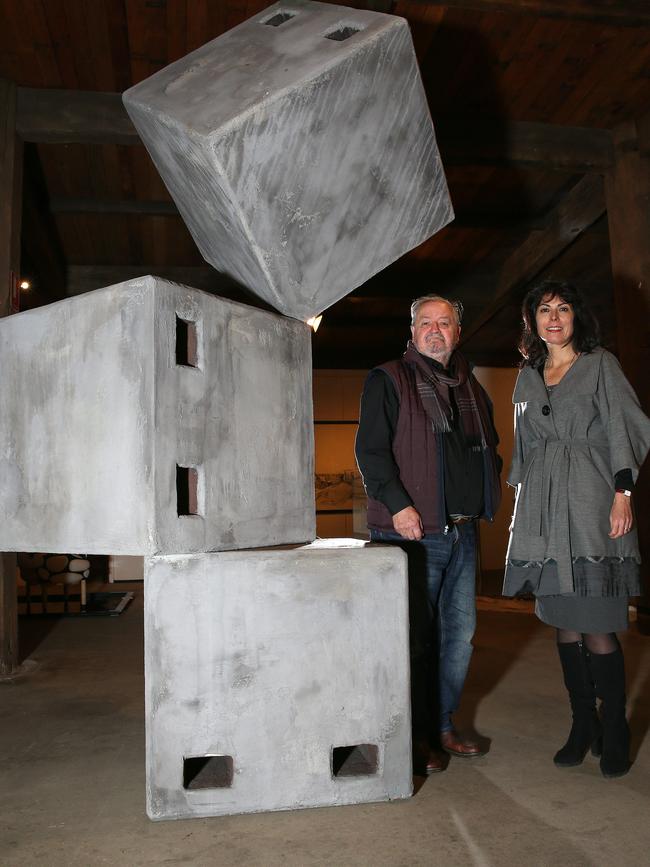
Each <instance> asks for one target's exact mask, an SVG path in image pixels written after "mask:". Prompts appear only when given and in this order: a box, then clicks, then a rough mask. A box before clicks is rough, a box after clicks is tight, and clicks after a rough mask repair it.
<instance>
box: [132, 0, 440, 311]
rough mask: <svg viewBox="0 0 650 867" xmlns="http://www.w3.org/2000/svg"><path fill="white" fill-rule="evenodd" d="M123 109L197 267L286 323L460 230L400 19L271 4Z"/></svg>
mask: <svg viewBox="0 0 650 867" xmlns="http://www.w3.org/2000/svg"><path fill="white" fill-rule="evenodd" d="M124 103H125V106H126V108H127V111H128V112H129V114H130V116H131V118H132V120H133V122H134V124H135V126H136V128H137V130H138V132H139V133H140V136H141V137H142V139H143V141H144V143H145V145H146V146H147V149H148V150H149V153H150V154H151V156H152V158H153V160H154V162H155V164H156V166H157V168H158V171H159V172H160V174H161V176H162V178H163V180H164V181H165V183H166V185H167V187H168V189H169V191H170V193H171V195H172V197H173V198H174V201H175V202H176V204H177V206H178V209H179V211H180V213H181V215H182V217H183V220H184V221H185V223H186V224H187V226H188V228H189V230H190V232H191V233H192V236H193V237H194V240H195V241H196V244H197V245H198V248H199V250H200V251H201V253H202V255H203V256H204V258H205V259H206V260H207V261H208V262H209V263H210V264H212V265H213V266H214V267H215V268H217V269H218V270H220V271H223V272H225V273H227V274H229V275H230V276H232V277H234V278H235V279H237V280H238V281H239V282H240V283H242V284H243V285H245V286H247V287H248V288H249V289H250V290H251V291H253V292H255V293H256V294H257V295H258V296H260V297H261V298H264V299H265V300H266V301H268V302H269V303H270V304H271V305H273V306H274V307H275V308H276V309H277V310H280V311H281V312H282V313H286V314H287V315H289V316H294V317H296V318H298V319H307V317H309V316H312V315H315V314H317V313H320V312H321V311H323V310H324V309H325V308H326V307H329V306H330V305H331V304H333V303H334V302H335V301H337V300H338V299H340V298H342V297H344V296H345V295H347V294H348V293H349V292H351V291H352V290H353V289H354V288H356V287H357V286H359V285H361V284H362V283H364V282H365V281H366V280H368V278H370V277H371V276H372V275H373V274H376V273H377V272H378V271H381V270H382V269H383V268H385V267H386V266H387V265H389V264H390V263H391V262H393V261H394V260H395V259H397V258H399V257H400V256H402V255H403V254H404V253H406V252H407V251H408V250H410V249H412V248H413V247H415V246H417V245H418V244H420V243H421V242H422V241H424V240H426V239H427V238H429V237H430V236H431V235H432V234H434V233H435V232H436V231H437V230H438V229H440V228H441V227H442V226H444V225H445V224H446V223H448V222H449V221H450V220H451V219H452V218H453V211H452V207H451V202H450V200H449V194H448V191H447V184H446V181H445V176H444V173H443V169H442V165H441V162H440V157H439V154H438V149H437V146H436V141H435V134H434V130H433V125H432V123H431V117H430V115H429V110H428V107H427V101H426V95H425V93H424V89H423V86H422V81H421V78H420V74H419V70H418V66H417V61H416V58H415V53H414V51H413V44H412V40H411V35H410V32H409V29H408V24H407V22H406V21H405V20H404V19H402V18H398V17H396V16H391V15H382V14H379V13H375V12H366V11H363V10H360V9H351V8H348V7H342V6H333V5H329V4H324V3H310V2H306V0H288V2H282V3H278V4H276V5H274V6H271V7H269V8H268V9H266V10H265V11H264V12H262V13H261V14H259V15H256V16H254V17H253V18H251V19H249V20H248V21H246V22H244V23H243V24H241V25H239V26H238V27H235V28H234V29H233V30H230V31H228V32H227V33H225V34H223V35H222V36H219V37H218V38H217V39H214V40H213V41H212V42H209V43H208V44H207V45H205V46H203V47H202V48H199V49H197V50H196V51H194V52H192V53H191V54H189V55H187V57H184V58H182V59H181V60H178V61H176V62H175V63H172V64H171V65H170V66H168V67H166V68H165V69H162V70H161V71H159V72H157V73H155V74H154V75H152V76H151V77H150V78H148V79H146V80H145V81H143V82H141V83H140V84H137V85H136V86H135V87H132V88H131V89H130V90H128V91H126V93H125V94H124Z"/></svg>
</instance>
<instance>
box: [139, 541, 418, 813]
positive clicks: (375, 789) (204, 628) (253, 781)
mask: <svg viewBox="0 0 650 867" xmlns="http://www.w3.org/2000/svg"><path fill="white" fill-rule="evenodd" d="M145 563H146V568H145V660H146V675H145V676H146V729H147V735H146V740H147V813H148V815H149V817H150V818H151V819H177V818H189V817H193V816H196V817H199V816H220V815H228V814H234V813H251V812H259V811H264V810H287V809H297V808H301V807H317V806H328V805H338V804H355V803H362V802H368V801H385V800H392V799H397V798H406V797H409V796H410V795H411V793H412V762H411V713H410V697H409V693H410V689H409V655H408V588H407V574H406V556H405V554H404V553H403V552H402V551H401V550H399V549H396V548H394V547H389V546H380V545H367V544H364V543H360V542H356V543H355V542H354V541H351V540H346V543H345V544H343V545H341V544H340V543H339V544H336V543H333V542H332V540H327V543H326V544H324V543H323V542H318V543H314V544H313V545H308V546H304V547H301V548H296V549H294V550H278V549H275V550H272V549H265V550H256V551H237V552H223V553H216V554H194V555H188V556H166V557H151V558H148V559H147V560H146V561H145Z"/></svg>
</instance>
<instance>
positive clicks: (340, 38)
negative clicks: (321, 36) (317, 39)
mask: <svg viewBox="0 0 650 867" xmlns="http://www.w3.org/2000/svg"><path fill="white" fill-rule="evenodd" d="M362 29H363V28H362V27H350V26H349V25H348V24H341V25H340V26H339V27H337V28H336V30H330V32H329V33H326V34H325V39H333V40H334V42H344V41H345V40H346V39H349V38H350V37H351V36H354V34H355V33H360V32H361V31H362Z"/></svg>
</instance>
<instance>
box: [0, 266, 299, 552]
mask: <svg viewBox="0 0 650 867" xmlns="http://www.w3.org/2000/svg"><path fill="white" fill-rule="evenodd" d="M179 318H180V319H181V320H182V321H185V322H189V323H190V324H191V325H193V326H194V327H195V329H196V334H197V341H196V342H197V350H196V359H195V361H196V366H195V367H191V366H188V365H187V364H177V363H176V361H177V358H176V331H177V319H179ZM187 360H188V361H189V360H191V359H189V358H188V359H187ZM0 370H1V371H2V375H1V376H0V406H1V407H2V411H1V412H0V479H1V480H2V484H1V485H0V551H48V552H61V553H67V552H70V551H78V552H82V553H93V554H154V553H173V552H192V551H205V550H228V549H237V548H245V547H258V546H264V545H278V544H288V543H296V542H305V541H311V540H312V539H313V538H314V537H315V513H314V475H313V424H312V397H311V332H310V329H309V328H308V327H307V326H306V325H304V324H302V323H299V322H296V321H295V320H292V319H288V318H287V317H283V316H279V315H277V314H274V313H267V312H265V311H261V310H258V309H256V308H252V307H248V306H246V305H243V304H236V303H233V302H231V301H226V300H225V299H222V298H218V297H216V296H214V295H210V294H208V293H206V292H201V291H199V290H197V289H190V288H188V287H185V286H179V285H177V284H174V283H169V282H167V281H165V280H160V279H158V278H155V277H143V278H140V279H137V280H131V281H128V282H127V283H121V284H117V285H115V286H110V287H107V288H104V289H98V290H96V291H95V292H89V293H88V294H86V295H80V296H78V297H75V298H70V299H66V300H65V301H60V302H57V303H56V304H50V305H47V306H45V307H40V308H38V309H36V310H30V311H27V312H25V313H19V314H17V315H15V316H9V317H6V318H5V319H3V320H1V321H0ZM177 465H178V466H180V467H186V468H187V467H194V468H196V472H197V476H198V479H197V486H196V487H197V490H196V498H197V504H196V509H195V511H196V512H197V514H187V515H182V516H179V514H178V512H179V509H178V503H177V469H176V468H177ZM187 486H188V487H189V483H188V485H187ZM182 487H183V481H182V480H181V488H182ZM181 511H182V509H181Z"/></svg>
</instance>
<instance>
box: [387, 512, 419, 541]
mask: <svg viewBox="0 0 650 867" xmlns="http://www.w3.org/2000/svg"><path fill="white" fill-rule="evenodd" d="M393 527H395V530H396V532H397V533H399V534H400V536H403V537H404V538H405V539H411V540H417V539H421V538H422V536H423V535H424V531H423V529H422V518H420V513H419V512H418V511H417V509H414V508H413V506H407V507H406V508H405V509H402V511H401V512H397V513H396V514H395V515H393Z"/></svg>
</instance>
